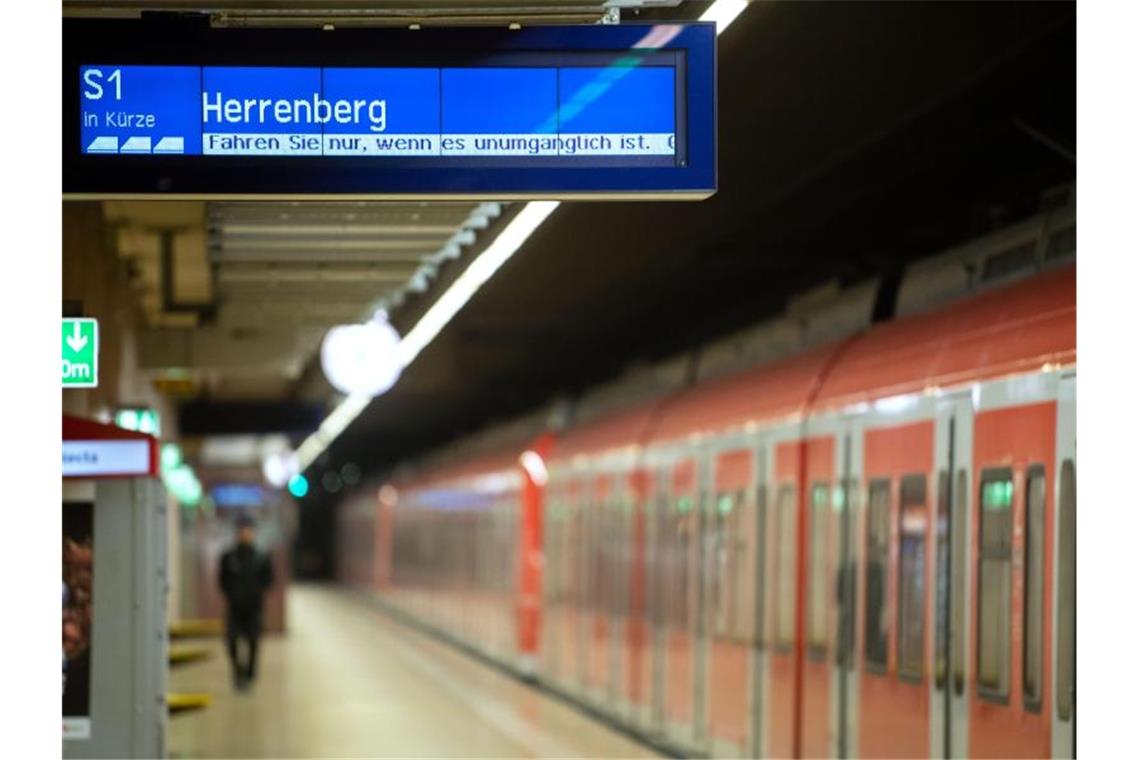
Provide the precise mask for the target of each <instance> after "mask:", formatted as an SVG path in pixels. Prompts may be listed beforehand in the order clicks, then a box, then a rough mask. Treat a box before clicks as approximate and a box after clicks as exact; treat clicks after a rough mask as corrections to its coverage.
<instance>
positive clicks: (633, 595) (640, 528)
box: [623, 467, 654, 729]
mask: <svg viewBox="0 0 1140 760" xmlns="http://www.w3.org/2000/svg"><path fill="white" fill-rule="evenodd" d="M626 488H627V492H626V493H627V498H628V502H629V505H630V515H629V533H628V535H627V538H626V540H627V544H626V551H628V552H629V562H628V582H629V595H628V602H629V606H628V621H627V624H626V633H625V640H624V650H623V652H624V654H623V660H624V671H625V674H626V675H625V684H624V699H625V701H626V703H627V705H628V714H629V719H630V722H631V723H632V724H633V725H634V726H637V727H639V728H642V729H644V728H647V727H648V726H649V724H650V694H651V693H652V670H653V668H652V663H651V657H650V652H651V641H652V630H653V626H652V617H651V611H650V596H651V591H650V588H649V577H650V576H649V575H648V574H649V573H650V572H651V568H652V567H653V544H654V542H653V520H652V518H651V514H650V513H651V510H650V504H651V502H650V499H651V498H652V489H651V485H650V473H649V471H648V470H646V469H644V468H641V467H638V468H636V469H634V470H633V471H632V472H631V473H629V475H628V476H627V482H626Z"/></svg>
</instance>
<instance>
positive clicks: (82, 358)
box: [63, 317, 99, 388]
mask: <svg viewBox="0 0 1140 760" xmlns="http://www.w3.org/2000/svg"><path fill="white" fill-rule="evenodd" d="M98 385H99V321H98V320H95V319H68V318H66V317H65V318H64V320H63V387H64V388H94V387H96V386H98Z"/></svg>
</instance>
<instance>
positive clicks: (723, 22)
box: [701, 0, 748, 34]
mask: <svg viewBox="0 0 1140 760" xmlns="http://www.w3.org/2000/svg"><path fill="white" fill-rule="evenodd" d="M747 7H748V0H716V2H715V3H713V4H712V5H710V6H709V8H708V10H706V11H705V12H704V13H703V14H702V15H701V21H715V22H716V33H717V34H720V33H721V32H723V31H724V30H725V29H727V28H728V25H729V24H731V23H732V22H733V21H735V20H736V17H737V16H739V15H740V14H741V13H743V12H744V9H745V8H747Z"/></svg>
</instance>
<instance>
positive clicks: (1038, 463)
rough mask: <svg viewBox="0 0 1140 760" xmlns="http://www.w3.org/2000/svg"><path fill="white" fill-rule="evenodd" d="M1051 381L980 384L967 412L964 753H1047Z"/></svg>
mask: <svg viewBox="0 0 1140 760" xmlns="http://www.w3.org/2000/svg"><path fill="white" fill-rule="evenodd" d="M1056 392H1057V382H1056V376H1055V375H1053V374H1051V373H1046V372H1040V373H1034V374H1031V375H1022V376H1019V377H1015V378H1010V379H1007V380H1000V381H993V382H990V383H983V384H982V385H981V386H980V393H979V402H978V405H977V411H976V412H975V416H974V450H973V454H974V457H973V466H974V488H973V493H974V496H975V500H974V504H973V506H972V512H973V519H974V526H973V531H972V535H971V550H972V561H973V565H974V571H975V572H974V579H973V583H972V585H971V591H972V592H973V593H972V595H971V602H972V604H973V605H974V609H973V614H974V624H973V625H972V626H971V631H970V635H971V639H972V641H973V646H972V647H971V657H970V661H969V662H968V663H967V668H968V670H967V673H968V674H970V676H971V677H968V678H967V688H968V690H969V700H970V715H969V722H970V732H969V754H970V756H971V757H1008V758H1012V757H1048V756H1049V755H1050V754H1051V746H1050V744H1051V739H1052V720H1051V718H1050V716H1051V713H1052V708H1053V705H1052V699H1051V687H1052V670H1053V669H1052V657H1051V649H1052V628H1053V626H1052V622H1053V616H1052V607H1053V598H1052V585H1053V584H1052V582H1051V581H1052V578H1053V575H1052V567H1053V530H1054V528H1053V521H1052V515H1053V512H1054V510H1053V503H1054V497H1053V490H1054V485H1053V483H1054V481H1053V476H1054V474H1055V473H1054V471H1055V469H1056V457H1057V449H1056V436H1057V401H1056V398H1057V397H1056Z"/></svg>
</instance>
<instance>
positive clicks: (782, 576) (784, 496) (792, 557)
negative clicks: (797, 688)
mask: <svg viewBox="0 0 1140 760" xmlns="http://www.w3.org/2000/svg"><path fill="white" fill-rule="evenodd" d="M775 611H776V620H775V623H776V626H775V627H776V636H775V640H776V646H778V647H781V648H787V647H791V646H792V643H793V642H794V640H795V633H796V488H795V486H793V485H782V486H780V492H779V495H778V496H777V500H776V610H775Z"/></svg>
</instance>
